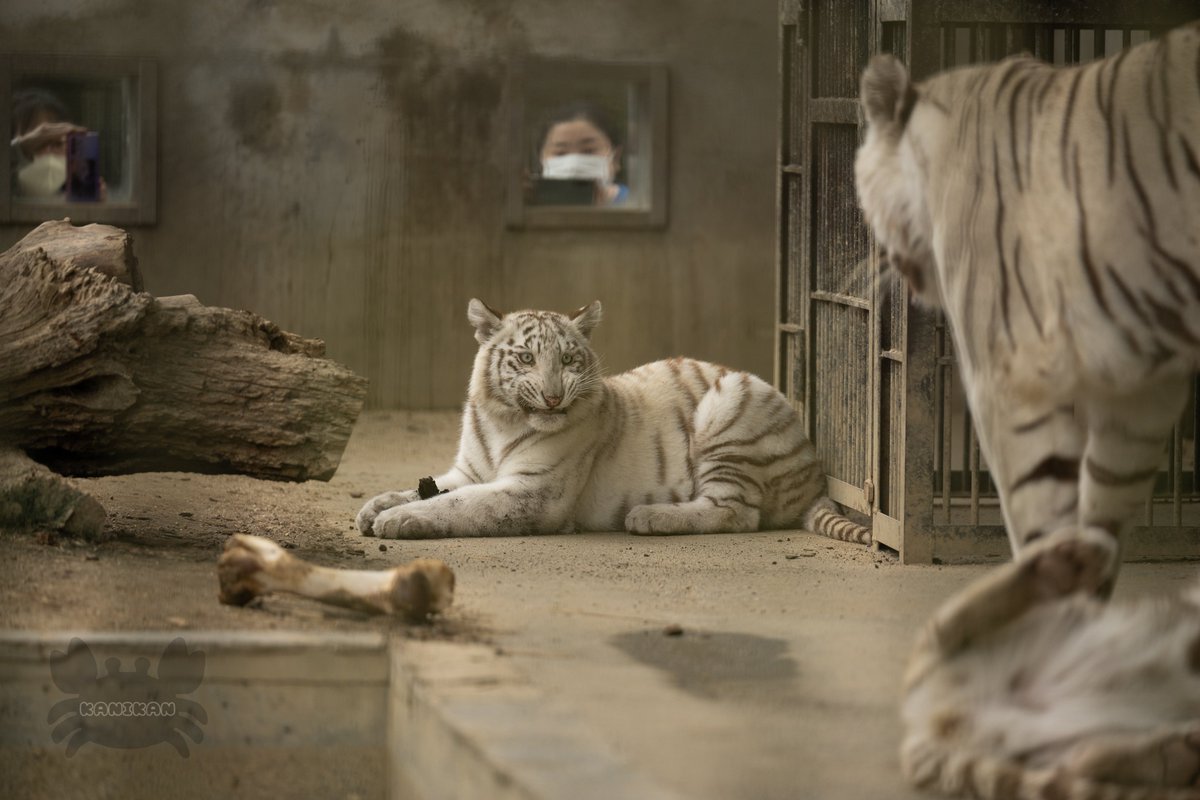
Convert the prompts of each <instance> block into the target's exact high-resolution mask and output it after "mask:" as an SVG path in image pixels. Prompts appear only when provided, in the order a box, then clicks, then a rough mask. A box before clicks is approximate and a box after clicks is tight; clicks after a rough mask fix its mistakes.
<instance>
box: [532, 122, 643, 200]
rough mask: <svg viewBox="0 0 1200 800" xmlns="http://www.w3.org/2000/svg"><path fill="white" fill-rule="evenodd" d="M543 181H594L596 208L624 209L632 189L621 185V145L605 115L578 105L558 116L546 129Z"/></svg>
mask: <svg viewBox="0 0 1200 800" xmlns="http://www.w3.org/2000/svg"><path fill="white" fill-rule="evenodd" d="M541 142H542V144H541V148H540V157H541V162H542V178H546V179H550V180H556V179H559V180H561V179H567V178H574V179H576V180H590V181H594V182H595V185H596V190H595V197H594V204H595V205H598V206H614V205H620V204H622V203H624V202H625V201H626V200H628V199H629V187H628V186H625V185H624V184H621V183H618V182H617V173H619V172H620V171H621V142H620V139H619V138H618V136H617V133H616V129H615V128H613V127H612V126H611V125H610V124H609V123H608V121H607V120H606V119H605V118H604V115H603V114H602V113H601V112H600V110H599V109H597V108H596V107H595V106H592V105H590V104H588V103H574V104H572V105H569V106H565V107H563V108H561V109H559V110H558V111H556V112H555V113H554V114H552V115H551V116H550V118H549V120H548V121H547V122H546V124H545V125H544V127H543V133H542V137H541Z"/></svg>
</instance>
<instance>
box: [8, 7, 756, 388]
mask: <svg viewBox="0 0 1200 800" xmlns="http://www.w3.org/2000/svg"><path fill="white" fill-rule="evenodd" d="M775 9H776V2H775V0H743V1H742V2H737V3H731V2H727V0H688V2H684V1H683V0H604V2H594V0H307V1H306V2H273V1H272V0H206V1H205V2H182V0H93V1H92V2H88V3H78V2H74V1H73V0H7V2H4V3H2V4H0V52H62V53H98V54H116V55H146V56H152V57H154V58H156V59H157V60H158V62H159V83H160V92H159V107H160V115H159V116H160V118H159V150H160V153H161V157H160V167H159V170H160V178H159V183H160V205H159V223H158V224H157V225H156V226H152V227H146V228H139V229H136V230H135V235H136V239H137V244H136V249H137V252H138V255H139V257H140V259H141V262H142V265H143V267H144V271H145V273H146V282H147V288H148V290H149V291H151V292H153V293H154V294H157V295H168V294H179V293H191V294H195V295H197V296H198V297H199V298H200V300H201V301H202V302H204V303H206V304H210V305H223V306H231V307H237V308H249V309H252V310H254V311H256V312H258V313H260V314H263V315H264V316H266V317H268V318H270V319H272V320H274V321H276V322H278V323H279V324H281V325H282V326H283V327H285V328H286V329H289V330H293V331H296V332H298V333H301V334H304V335H307V336H316V337H321V338H324V339H325V340H327V342H328V345H329V353H330V355H331V356H332V357H334V358H336V359H338V360H339V361H342V362H344V363H346V364H347V365H349V366H350V367H352V368H353V369H355V370H356V371H358V372H360V373H362V374H365V375H367V376H368V377H369V378H370V379H371V392H370V396H369V402H370V404H371V405H373V406H385V407H389V406H397V407H410V408H427V407H445V406H453V405H456V404H458V403H459V402H460V401H461V398H462V396H463V393H464V389H465V385H466V379H467V374H468V369H469V364H470V360H471V357H472V354H473V352H474V340H473V339H472V337H471V332H470V330H469V328H468V326H467V324H466V321H465V310H466V302H467V300H468V299H469V298H470V297H472V296H479V297H481V298H483V299H485V300H486V301H488V302H489V303H490V304H492V305H493V306H495V307H498V308H502V309H512V308H527V307H548V308H558V309H562V310H568V309H573V308H577V307H579V306H580V305H583V304H584V303H586V302H588V301H590V300H592V299H594V298H600V299H601V300H602V301H603V302H604V304H605V308H606V312H607V315H606V320H605V322H604V324H603V325H602V327H601V329H600V330H599V331H598V332H597V335H596V341H595V343H596V346H597V349H598V350H599V351H600V352H601V354H602V356H603V357H604V358H605V361H606V363H607V365H608V367H609V369H610V370H612V371H616V370H621V369H625V368H628V367H631V366H634V365H636V364H639V363H642V362H645V361H649V360H652V359H655V358H660V357H665V356H670V355H677V354H687V355H693V356H697V357H702V358H707V359H711V360H715V361H720V362H723V363H726V364H728V365H730V366H733V367H739V368H743V369H749V370H752V371H754V372H757V373H759V374H761V375H764V376H766V377H768V378H769V377H770V371H771V341H772V339H771V336H772V334H771V330H772V325H773V313H772V303H773V294H774V289H773V263H774V262H773V258H774V256H773V253H774V248H773V236H774V211H773V196H774V177H773V168H774V138H775V122H776V111H775V103H776V86H777V78H776V66H775V65H776V55H775V50H776V39H775V37H776V23H775V19H776V10H775ZM526 53H532V54H537V55H542V56H570V57H576V58H594V59H629V60H660V61H664V62H666V63H667V64H668V65H669V67H670V80H671V87H670V90H671V98H670V114H669V116H670V148H671V153H670V201H669V203H670V210H669V223H668V226H667V228H666V229H665V230H659V231H512V230H508V229H507V228H506V227H505V224H504V218H503V204H504V191H505V185H504V177H505V176H504V165H505V163H506V136H507V118H506V113H507V109H508V104H507V99H506V96H505V93H506V88H505V78H506V76H507V71H508V67H509V65H510V64H511V63H512V62H513V59H514V58H516V57H519V56H520V55H522V54H526ZM24 230H25V229H24V228H17V227H12V226H8V227H0V245H7V244H8V243H9V242H11V241H14V240H15V239H17V238H18V237H19V236H20V235H22V234H23V233H24Z"/></svg>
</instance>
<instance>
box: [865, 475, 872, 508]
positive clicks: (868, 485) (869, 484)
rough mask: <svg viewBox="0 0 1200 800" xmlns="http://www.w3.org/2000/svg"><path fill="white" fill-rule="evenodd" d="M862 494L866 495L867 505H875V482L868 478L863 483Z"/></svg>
mask: <svg viewBox="0 0 1200 800" xmlns="http://www.w3.org/2000/svg"><path fill="white" fill-rule="evenodd" d="M863 494H865V495H866V496H867V505H869V506H873V505H875V482H874V481H872V480H869V479H868V480H867V481H866V482H865V483H863Z"/></svg>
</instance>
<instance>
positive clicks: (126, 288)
mask: <svg viewBox="0 0 1200 800" xmlns="http://www.w3.org/2000/svg"><path fill="white" fill-rule="evenodd" d="M48 226H49V227H48ZM88 239H91V240H93V241H94V242H95V244H96V246H95V247H91V248H89V246H88V244H87V240H88ZM31 240H32V241H33V243H32V244H30V241H31ZM128 244H129V242H128V236H127V235H126V234H125V233H124V232H122V231H119V230H117V229H115V228H110V227H108V226H103V225H89V226H86V227H84V228H74V227H72V226H70V225H69V223H46V224H45V225H43V226H41V227H39V228H38V229H37V230H36V231H34V233H33V234H31V235H30V236H29V237H27V238H26V239H24V240H22V241H21V242H18V243H17V244H16V245H15V246H14V247H12V248H11V249H9V250H8V251H7V252H5V253H3V254H0V444H3V445H7V446H8V447H9V448H10V449H16V450H21V451H24V452H25V453H26V454H27V455H28V456H29V457H30V458H32V459H33V460H34V461H36V462H38V463H40V464H43V465H45V466H46V467H49V468H50V469H52V470H54V471H55V472H57V473H59V474H60V475H68V476H97V475H119V474H128V473H134V472H149V471H166V470H172V471H185V472H207V473H240V474H244V475H251V476H254V477H258V478H270V479H278V480H308V479H319V480H328V479H329V478H330V477H331V476H332V475H333V473H334V471H335V470H336V469H337V466H338V462H339V461H340V459H341V454H342V451H343V449H344V448H345V445H346V441H347V439H348V438H349V436H350V430H351V428H352V426H353V424H354V421H355V419H356V418H357V416H358V412H359V411H360V410H361V408H362V402H363V398H364V396H365V394H366V380H365V379H363V378H361V377H359V376H357V375H355V374H354V373H352V372H351V371H350V370H348V369H346V368H345V367H342V366H340V365H338V364H336V363H334V362H332V361H329V360H327V359H325V358H324V357H323V356H324V343H323V342H321V341H320V340H316V339H305V338H302V337H300V336H297V335H295V334H291V333H287V332H285V331H282V330H280V329H279V328H278V326H276V325H274V324H273V323H271V322H268V321H267V320H265V319H263V318H261V317H259V316H257V315H255V314H252V313H250V312H247V311H234V310H231V309H224V308H211V307H207V306H204V305H202V304H201V303H200V302H199V301H197V300H196V298H194V297H192V296H190V295H183V296H179V297H165V298H154V297H152V296H150V295H149V294H146V293H143V292H138V291H135V290H134V289H133V286H134V285H139V284H140V276H139V275H138V272H137V266H136V262H134V261H132V249H131V248H130V247H129V246H128ZM110 276H116V277H110ZM122 279H124V280H127V281H128V283H129V284H131V285H126V284H125V283H122V282H120V281H121V280H122ZM42 477H43V479H44V476H42ZM5 480H6V479H5V477H4V475H3V474H0V503H3V502H5V501H6V500H7V501H9V502H10V506H9V508H10V511H11V508H12V506H11V502H14V501H12V498H11V497H6V495H5V492H6V485H5ZM23 485H25V486H28V482H26V483H25V484H23ZM10 486H11V484H10ZM22 491H23V492H24V494H22V495H21V496H24V497H26V499H28V498H27V494H28V492H27V491H26V490H22ZM23 505H26V506H27V507H28V511H27V513H26V519H25V527H42V526H49V527H51V528H53V529H63V527H64V526H63V525H62V524H59V523H57V522H55V520H54V519H49V518H46V516H45V515H41V517H42V518H39V515H38V513H37V512H36V510H35V509H36V507H37V504H36V503H34V504H29V503H26V504H23ZM60 512H61V509H60ZM58 516H59V517H61V513H59V514H58ZM90 516H94V514H93V515H90ZM9 517H11V514H9V515H0V524H5V523H4V520H5V519H6V518H9ZM94 532H95V531H93V533H94Z"/></svg>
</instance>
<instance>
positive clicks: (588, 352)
mask: <svg viewBox="0 0 1200 800" xmlns="http://www.w3.org/2000/svg"><path fill="white" fill-rule="evenodd" d="M600 313H601V312H600V301H598V300H597V301H595V302H593V303H592V304H591V305H588V306H585V307H584V308H581V309H579V310H578V311H576V312H575V313H574V314H573V315H571V316H569V317H568V316H567V315H565V314H558V313H555V312H552V311H516V312H513V313H511V314H500V313H498V312H496V311H493V310H492V309H491V308H489V307H488V306H487V305H486V304H485V303H483V302H481V301H479V300H472V301H471V303H470V305H469V306H468V308H467V317H468V319H470V321H471V324H472V325H474V326H475V339H476V340H477V341H478V342H479V344H480V348H479V355H478V357H477V358H479V359H484V360H485V361H486V364H484V365H483V366H484V368H485V375H486V377H487V389H488V391H487V396H488V397H490V398H491V399H493V400H495V401H497V402H500V403H502V404H503V405H505V406H507V407H508V408H509V409H510V410H513V411H516V412H518V413H520V414H523V415H524V417H525V420H526V422H527V423H528V424H529V426H530V427H532V428H535V429H537V430H543V431H554V430H558V429H560V428H562V427H563V426H565V425H566V424H567V420H568V417H569V415H570V411H571V409H572V407H573V406H574V404H575V403H576V402H577V401H578V400H579V399H580V398H582V397H586V396H587V395H589V394H590V393H591V392H592V391H593V390H594V389H595V387H596V386H597V384H598V383H599V381H600V364H599V360H598V359H597V357H596V354H595V353H593V352H592V349H591V347H590V345H589V343H588V338H589V336H590V335H591V332H592V329H593V328H594V327H595V326H596V324H597V323H598V322H599V321H600Z"/></svg>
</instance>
